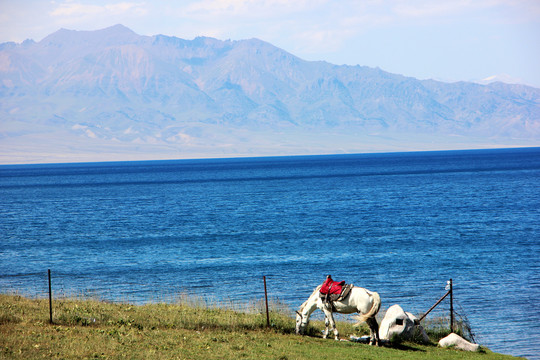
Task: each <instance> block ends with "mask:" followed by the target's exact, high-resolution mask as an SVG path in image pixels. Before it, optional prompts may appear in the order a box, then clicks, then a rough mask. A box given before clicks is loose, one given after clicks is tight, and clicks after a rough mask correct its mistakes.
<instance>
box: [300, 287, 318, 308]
mask: <svg viewBox="0 0 540 360" xmlns="http://www.w3.org/2000/svg"><path fill="white" fill-rule="evenodd" d="M321 287H322V284H321V285H319V286H317V287H316V288H315V290H313V292H312V293H311V295H309V297H308V299H307V300H306V301H304V303H303V304H302V305H301V306H300V312H302V310H304V308H305V307H306V305H307V302H308V301H309V299H311V297H312V296H313V295H315V294H316V293H318V292H319V290H321Z"/></svg>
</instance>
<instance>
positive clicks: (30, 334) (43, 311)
mask: <svg viewBox="0 0 540 360" xmlns="http://www.w3.org/2000/svg"><path fill="white" fill-rule="evenodd" d="M190 299H192V298H189V297H184V298H183V299H182V298H181V299H179V301H178V302H176V303H174V304H165V303H159V304H149V305H141V306H136V305H131V304H112V303H106V302H102V301H96V300H84V299H62V300H56V301H55V302H54V316H53V320H54V323H53V324H50V323H49V306H48V301H47V300H44V299H28V298H24V297H21V296H16V295H0V359H51V358H53V359H482V360H488V359H511V358H512V357H511V356H505V355H500V354H495V353H492V352H491V351H489V350H487V349H483V350H482V351H480V352H477V353H466V352H462V351H459V350H454V349H441V348H438V347H437V346H436V345H435V344H428V345H421V344H415V343H410V342H400V343H397V344H394V345H391V346H385V347H371V346H369V345H365V344H359V343H353V342H348V341H334V340H329V339H326V340H325V339H322V338H321V336H320V330H322V328H323V327H324V325H323V323H322V322H321V321H315V322H313V324H312V325H311V326H310V328H309V334H310V335H309V336H298V335H296V334H294V319H293V318H291V317H290V316H288V315H287V314H283V313H280V312H279V311H273V312H272V313H271V316H270V319H271V323H272V327H271V328H267V327H266V315H265V314H264V313H262V311H260V309H258V308H257V306H254V307H253V308H251V309H244V311H238V309H236V310H231V309H223V308H217V307H215V306H213V305H209V304H207V303H206V302H205V301H202V300H200V299H199V300H197V299H195V301H192V300H190ZM338 329H339V330H340V334H341V337H342V338H348V337H349V335H351V334H354V335H358V336H360V335H363V334H367V333H368V331H367V328H365V327H361V328H359V329H357V328H353V326H352V324H351V323H348V322H340V323H338Z"/></svg>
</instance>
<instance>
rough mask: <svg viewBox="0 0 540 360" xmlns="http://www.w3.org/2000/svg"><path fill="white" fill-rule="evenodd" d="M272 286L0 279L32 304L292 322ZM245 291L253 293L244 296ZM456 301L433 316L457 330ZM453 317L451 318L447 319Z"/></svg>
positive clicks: (262, 282)
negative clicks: (181, 306)
mask: <svg viewBox="0 0 540 360" xmlns="http://www.w3.org/2000/svg"><path fill="white" fill-rule="evenodd" d="M272 280H273V277H272V276H264V277H262V276H261V277H252V278H251V279H250V280H248V281H247V282H245V283H244V284H243V285H242V287H243V288H244V292H243V293H234V292H233V293H232V294H231V293H229V294H226V295H218V294H217V293H216V292H213V293H210V292H209V291H208V290H209V289H208V286H207V285H205V284H198V283H196V284H190V285H188V286H179V285H172V284H169V285H167V286H163V285H162V284H161V285H160V286H159V287H158V286H156V285H155V283H153V282H135V281H125V280H123V281H122V282H121V283H119V282H115V281H114V280H111V279H109V280H106V281H103V279H99V280H96V276H94V275H91V274H82V273H77V274H74V273H65V272H61V271H52V272H51V280H50V281H51V292H49V283H48V273H47V271H43V272H34V273H17V274H0V289H1V292H2V293H7V294H16V295H21V296H25V297H30V298H43V299H46V298H48V297H49V296H51V297H52V298H53V299H55V300H63V299H92V300H99V301H105V302H112V303H131V304H147V303H188V304H190V305H195V306H204V307H215V308H227V309H232V310H235V311H242V312H261V313H262V312H264V311H265V307H266V304H268V308H269V311H271V312H279V313H283V314H288V315H290V316H294V313H295V310H296V307H293V306H291V301H287V300H285V301H283V300H282V299H280V298H279V296H277V295H275V292H274V289H275V288H274V287H273V286H272V285H273V284H272ZM242 281H245V280H242ZM229 282H233V281H229ZM246 288H249V289H251V290H250V291H246V290H245V289H246ZM265 290H267V291H265ZM447 290H448V289H447ZM449 293H451V290H450V291H449V292H448V293H447V294H446V295H449ZM446 295H445V296H444V297H446ZM444 297H443V298H444ZM306 299H307V296H306ZM289 300H290V299H289ZM440 300H443V299H440ZM454 301H455V300H453V301H452V302H448V301H445V302H442V303H441V304H440V305H439V303H437V304H436V306H434V307H433V309H434V311H433V312H432V314H431V318H432V319H433V318H436V319H438V320H441V321H444V322H446V323H448V324H449V325H450V326H453V323H454V319H453V317H454V315H455V317H456V319H457V321H459V322H461V323H465V324H468V319H467V317H466V315H465V311H464V310H463V308H462V307H461V306H460V307H459V311H456V309H455V307H454V306H453V303H454ZM296 302H298V301H296ZM435 308H436V309H435ZM431 310H432V309H430V310H429V311H431ZM429 311H428V312H429ZM384 313H385V310H384V309H381V312H380V313H379V315H378V317H379V320H381V319H382V317H383V316H384ZM449 314H450V316H448V315H449ZM420 315H421V314H420ZM426 315H427V314H426ZM312 317H313V318H314V319H316V320H322V319H323V318H324V315H323V313H322V312H316V313H314V314H313V315H312ZM335 317H336V320H339V321H353V320H352V319H351V317H350V315H342V314H335ZM445 319H446V320H445ZM469 332H470V334H471V336H473V337H474V334H473V333H472V330H471V329H469Z"/></svg>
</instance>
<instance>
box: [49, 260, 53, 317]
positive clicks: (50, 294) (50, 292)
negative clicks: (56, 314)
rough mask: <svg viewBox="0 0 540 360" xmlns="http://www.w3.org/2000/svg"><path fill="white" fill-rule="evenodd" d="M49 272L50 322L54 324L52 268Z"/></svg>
mask: <svg viewBox="0 0 540 360" xmlns="http://www.w3.org/2000/svg"><path fill="white" fill-rule="evenodd" d="M48 274H49V322H50V323H51V324H52V323H53V319H52V291H51V269H49V271H48Z"/></svg>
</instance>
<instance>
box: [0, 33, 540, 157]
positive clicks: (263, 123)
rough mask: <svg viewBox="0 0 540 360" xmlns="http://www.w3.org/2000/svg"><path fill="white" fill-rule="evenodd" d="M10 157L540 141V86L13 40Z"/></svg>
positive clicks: (207, 44)
mask: <svg viewBox="0 0 540 360" xmlns="http://www.w3.org/2000/svg"><path fill="white" fill-rule="evenodd" d="M0 98H1V100H0V124H1V128H0V155H1V156H0V163H13V162H62V161H99V160H129V159H158V158H190V157H223V156H259V155H285V154H287V155H288V154H322V153H340V152H372V151H405V150H432V149H455V148H478V147H503V146H538V145H540V144H539V143H540V141H539V140H540V89H536V88H532V87H528V86H524V85H508V84H503V83H500V82H495V83H491V84H488V85H480V84H475V83H467V82H458V83H443V82H438V81H434V80H423V81H420V80H417V79H414V78H410V77H405V76H401V75H395V74H391V73H387V72H385V71H382V70H380V69H375V68H369V67H365V66H337V65H333V64H330V63H327V62H323V61H318V62H313V61H305V60H302V59H300V58H298V57H296V56H294V55H292V54H290V53H287V52H285V51H283V50H281V49H279V48H277V47H275V46H273V45H271V44H269V43H266V42H264V41H261V40H258V39H250V40H241V41H230V40H228V41H221V40H217V39H213V38H208V37H198V38H195V39H193V40H184V39H180V38H176V37H169V36H164V35H155V36H140V35H137V34H136V33H134V32H133V31H131V30H130V29H128V28H126V27H124V26H122V25H116V26H112V27H110V28H106V29H103V30H98V31H73V30H66V29H61V30H59V31H57V32H55V33H53V34H51V35H49V36H47V37H46V38H44V39H43V40H41V41H39V42H34V41H32V40H27V41H25V42H23V43H21V44H15V43H4V44H0Z"/></svg>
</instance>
